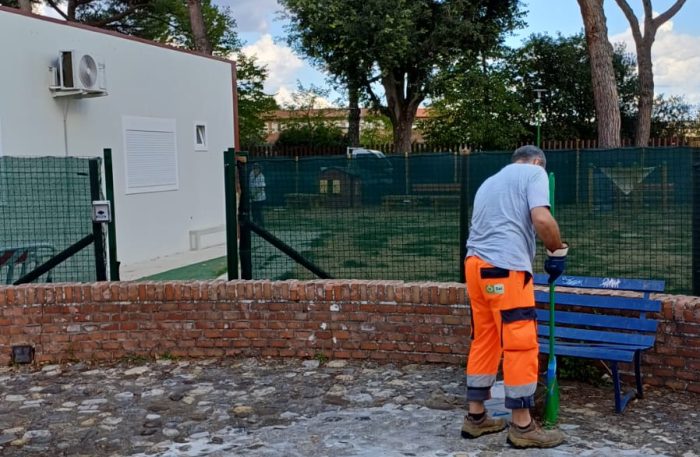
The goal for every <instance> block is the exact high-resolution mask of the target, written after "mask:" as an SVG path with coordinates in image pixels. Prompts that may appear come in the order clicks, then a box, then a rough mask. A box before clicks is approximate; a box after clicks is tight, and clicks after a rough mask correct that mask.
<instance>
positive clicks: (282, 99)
mask: <svg viewBox="0 0 700 457" xmlns="http://www.w3.org/2000/svg"><path fill="white" fill-rule="evenodd" d="M294 95H295V94H294V92H293V91H292V90H290V89H289V88H287V87H285V86H282V87H280V89H279V90H278V91H277V94H275V100H276V101H277V104H278V105H280V106H282V107H287V106H295V105H297V104H298V103H305V102H304V100H295V98H294ZM309 101H310V99H309ZM313 102H314V104H313V108H333V107H336V106H335V105H334V104H333V103H331V102H330V101H329V100H328V99H327V98H323V97H316V98H315V99H314V100H313ZM306 103H308V101H307V102H306Z"/></svg>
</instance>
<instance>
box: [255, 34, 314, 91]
mask: <svg viewBox="0 0 700 457" xmlns="http://www.w3.org/2000/svg"><path fill="white" fill-rule="evenodd" d="M242 51H243V53H244V54H245V55H247V56H255V58H256V59H257V61H258V63H259V64H262V65H264V66H266V67H267V69H268V72H269V73H268V78H267V81H265V90H266V91H267V92H278V91H280V90H281V88H285V90H287V93H289V90H288V88H289V87H294V86H295V84H296V80H297V74H298V72H299V70H301V69H302V68H303V67H304V63H303V62H302V61H301V59H299V57H297V56H296V54H294V52H293V51H292V49H291V48H289V47H287V46H281V45H278V44H276V43H275V42H274V41H273V40H272V36H271V35H269V34H265V35H263V36H262V37H260V39H259V40H258V41H256V42H255V43H253V44H251V45H249V46H245V47H244V48H243V49H242Z"/></svg>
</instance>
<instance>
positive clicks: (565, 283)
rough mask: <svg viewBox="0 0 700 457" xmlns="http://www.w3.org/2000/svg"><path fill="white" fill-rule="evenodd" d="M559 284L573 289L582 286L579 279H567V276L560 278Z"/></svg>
mask: <svg viewBox="0 0 700 457" xmlns="http://www.w3.org/2000/svg"><path fill="white" fill-rule="evenodd" d="M560 283H561V285H562V286H571V287H575V286H580V285H581V284H583V281H582V280H580V279H574V278H569V277H568V276H562V277H561V281H560Z"/></svg>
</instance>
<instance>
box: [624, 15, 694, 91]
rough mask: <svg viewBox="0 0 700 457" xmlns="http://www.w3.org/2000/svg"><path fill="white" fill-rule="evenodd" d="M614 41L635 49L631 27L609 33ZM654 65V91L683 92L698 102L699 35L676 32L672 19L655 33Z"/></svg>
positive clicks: (629, 48)
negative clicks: (617, 32) (613, 33)
mask: <svg viewBox="0 0 700 457" xmlns="http://www.w3.org/2000/svg"><path fill="white" fill-rule="evenodd" d="M610 41H611V42H613V43H616V42H624V43H625V44H626V45H627V49H628V50H630V51H632V52H634V49H635V45H634V38H633V37H632V29H630V28H628V29H627V30H625V31H624V32H623V33H620V34H617V35H612V36H611V37H610ZM651 54H652V62H653V64H654V90H655V92H656V93H657V94H660V93H664V94H666V95H685V97H686V100H687V101H688V102H690V103H693V104H698V103H700V78H698V75H700V36H698V35H688V34H682V33H677V32H675V31H674V30H673V21H668V22H667V23H665V24H664V25H663V26H661V27H660V28H659V30H658V31H657V32H656V41H655V42H654V45H653V46H652V48H651Z"/></svg>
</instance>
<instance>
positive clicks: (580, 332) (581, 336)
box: [537, 324, 656, 348]
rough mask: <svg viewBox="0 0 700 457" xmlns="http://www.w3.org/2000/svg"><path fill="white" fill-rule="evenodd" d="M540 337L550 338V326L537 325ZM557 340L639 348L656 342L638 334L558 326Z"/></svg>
mask: <svg viewBox="0 0 700 457" xmlns="http://www.w3.org/2000/svg"><path fill="white" fill-rule="evenodd" d="M537 334H538V335H539V336H546V337H549V325H542V324H538V325H537ZM554 336H555V337H556V338H557V339H569V340H576V341H584V342H599V343H615V344H621V345H625V344H626V345H630V346H639V347H644V348H650V347H652V346H653V345H654V341H655V340H656V336H655V335H641V334H638V333H622V332H603V331H600V330H585V329H580V328H572V327H560V326H557V327H556V330H555V332H554ZM584 344H585V343H584Z"/></svg>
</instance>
